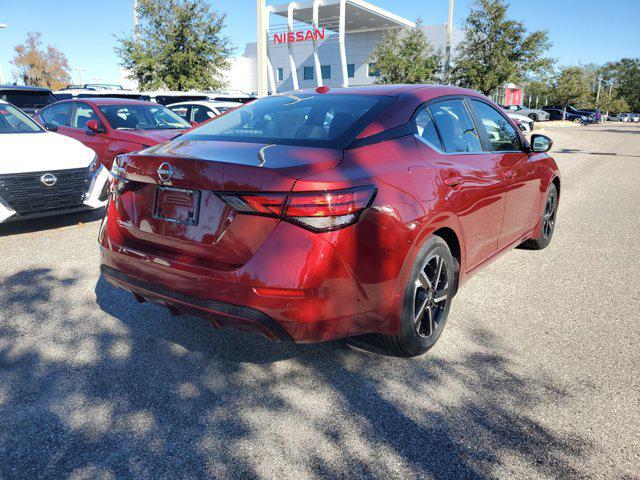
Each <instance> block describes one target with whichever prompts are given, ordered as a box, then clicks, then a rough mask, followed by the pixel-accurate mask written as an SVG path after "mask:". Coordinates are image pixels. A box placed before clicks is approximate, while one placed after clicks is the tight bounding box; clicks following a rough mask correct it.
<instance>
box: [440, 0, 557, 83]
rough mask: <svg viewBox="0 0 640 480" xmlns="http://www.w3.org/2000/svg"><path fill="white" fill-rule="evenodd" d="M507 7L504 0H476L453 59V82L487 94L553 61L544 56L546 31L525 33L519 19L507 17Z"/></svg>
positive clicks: (548, 67) (535, 71)
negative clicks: (462, 38) (463, 36)
mask: <svg viewBox="0 0 640 480" xmlns="http://www.w3.org/2000/svg"><path fill="white" fill-rule="evenodd" d="M507 9H508V4H506V3H505V2H504V0H476V2H475V4H474V5H473V7H472V9H471V12H470V14H469V16H468V17H467V20H466V32H465V38H464V40H463V41H462V43H461V44H460V46H459V47H458V54H457V55H456V58H455V59H454V62H455V65H454V68H453V71H452V79H453V81H454V83H456V84H458V85H461V86H464V87H467V88H471V89H474V90H480V91H481V92H482V93H484V94H486V95H490V94H491V93H493V92H494V91H495V90H496V89H497V88H500V87H502V86H503V85H504V84H506V83H509V82H513V83H522V82H523V81H524V80H525V78H526V77H527V75H529V74H532V73H540V72H543V71H545V70H550V69H551V66H552V64H553V61H552V60H551V59H549V58H545V57H544V53H545V52H546V51H547V50H548V49H549V47H550V46H551V43H550V42H549V37H548V34H547V32H546V31H535V32H532V33H529V34H528V33H527V30H526V28H525V26H524V24H523V23H522V22H518V21H515V20H509V19H508V18H507Z"/></svg>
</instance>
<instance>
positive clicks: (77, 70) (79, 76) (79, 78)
mask: <svg viewBox="0 0 640 480" xmlns="http://www.w3.org/2000/svg"><path fill="white" fill-rule="evenodd" d="M73 71H74V72H78V85H82V72H86V71H87V69H86V68H74V69H73Z"/></svg>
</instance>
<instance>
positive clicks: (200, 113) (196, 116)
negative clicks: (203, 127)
mask: <svg viewBox="0 0 640 480" xmlns="http://www.w3.org/2000/svg"><path fill="white" fill-rule="evenodd" d="M191 110H192V111H193V121H194V122H196V123H202V122H204V121H205V120H209V119H210V118H213V117H215V116H216V114H215V113H213V110H211V109H210V108H208V107H205V106H203V105H194V106H193V107H191Z"/></svg>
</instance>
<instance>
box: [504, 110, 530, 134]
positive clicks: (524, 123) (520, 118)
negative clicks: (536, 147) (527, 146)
mask: <svg viewBox="0 0 640 480" xmlns="http://www.w3.org/2000/svg"><path fill="white" fill-rule="evenodd" d="M507 116H508V117H509V118H510V119H512V120H514V121H515V122H516V125H518V127H520V130H522V131H523V132H524V133H529V132H531V131H533V125H534V123H535V122H534V121H533V120H532V119H531V118H529V117H526V116H524V115H520V114H517V113H513V112H507Z"/></svg>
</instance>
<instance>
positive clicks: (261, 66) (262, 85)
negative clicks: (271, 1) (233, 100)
mask: <svg viewBox="0 0 640 480" xmlns="http://www.w3.org/2000/svg"><path fill="white" fill-rule="evenodd" d="M265 10H266V8H265V0H256V12H257V15H258V20H257V37H256V39H257V52H256V56H257V58H256V60H257V61H256V68H257V70H258V71H257V74H258V97H264V96H266V95H267V76H266V72H267V36H266V35H265V31H264V30H265V29H264V25H265V24H264V20H265Z"/></svg>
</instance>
